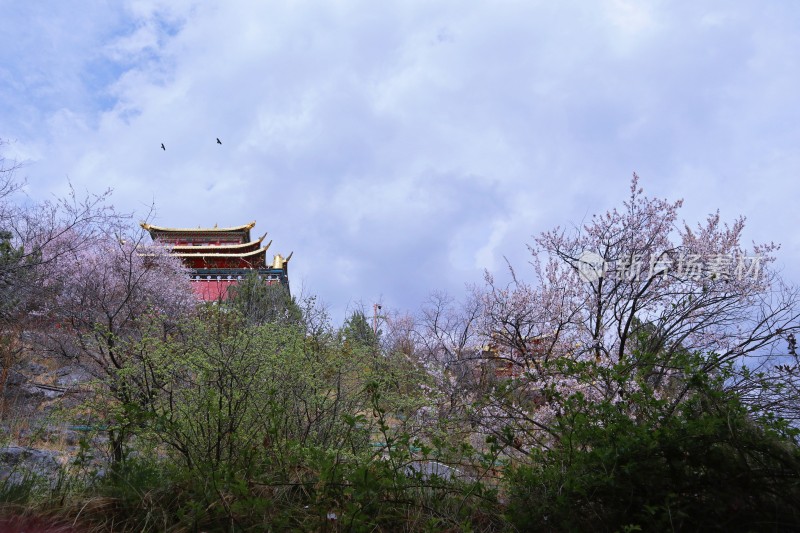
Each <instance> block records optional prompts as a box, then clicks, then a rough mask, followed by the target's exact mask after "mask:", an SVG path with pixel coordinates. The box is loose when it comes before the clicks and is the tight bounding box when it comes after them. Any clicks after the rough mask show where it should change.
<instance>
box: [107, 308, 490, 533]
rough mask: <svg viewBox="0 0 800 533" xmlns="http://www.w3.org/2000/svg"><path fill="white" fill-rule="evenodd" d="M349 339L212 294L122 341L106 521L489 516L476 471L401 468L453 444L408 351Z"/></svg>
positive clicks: (243, 525)
mask: <svg viewBox="0 0 800 533" xmlns="http://www.w3.org/2000/svg"><path fill="white" fill-rule="evenodd" d="M352 339H353V337H352V336H350V340H348V335H346V334H345V335H342V334H339V333H337V332H335V331H334V330H333V329H332V328H330V327H322V326H321V325H320V324H316V325H315V326H314V327H308V325H307V323H306V321H305V320H303V321H301V323H299V324H287V323H281V322H267V323H264V324H261V325H254V324H251V323H250V322H249V320H248V318H247V317H245V316H243V315H242V314H240V313H239V312H238V311H237V310H236V309H235V308H231V307H226V306H209V307H207V308H205V309H204V310H203V311H202V313H201V314H200V316H198V317H196V318H195V319H192V320H188V321H186V322H184V323H182V324H180V325H179V326H178V327H177V328H175V331H174V332H172V333H171V334H169V335H164V334H163V331H160V330H158V329H157V328H154V329H153V331H152V332H150V333H149V334H145V335H144V336H143V337H142V338H141V339H139V340H138V341H135V342H134V341H129V342H128V343H126V344H125V345H124V346H123V347H122V348H121V349H123V350H125V351H126V352H127V353H134V352H135V353H136V357H129V358H128V359H127V360H128V361H130V362H131V364H129V365H127V366H126V367H124V368H123V369H121V370H120V371H119V372H118V373H117V374H115V377H116V381H115V383H116V385H115V386H117V387H119V386H120V384H122V383H124V384H125V386H126V387H128V388H129V390H128V392H129V394H128V396H127V397H128V398H131V399H132V401H131V402H130V403H126V402H122V404H120V405H117V407H116V408H114V409H113V410H111V411H109V413H113V416H112V418H113V419H114V421H115V424H112V425H110V426H109V429H112V428H125V430H126V431H128V432H129V433H130V435H131V436H132V438H131V439H129V440H128V450H126V453H125V457H127V459H126V460H125V461H122V462H120V463H118V464H115V466H114V468H112V469H111V471H110V472H109V475H108V476H107V478H106V479H105V480H104V482H103V485H101V487H102V490H101V494H102V495H104V496H106V497H108V498H111V499H113V500H114V501H115V502H117V503H116V504H115V507H114V509H115V511H114V512H115V513H119V514H118V515H117V516H116V518H115V519H114V520H115V523H116V522H118V523H125V524H126V527H127V528H128V529H131V530H153V531H156V530H163V529H167V528H169V527H179V528H186V529H203V530H242V531H244V530H253V531H261V530H264V529H265V528H271V529H276V530H284V529H294V530H324V529H326V528H327V529H342V530H353V531H375V530H379V531H390V530H397V529H413V530H417V529H425V528H428V529H433V530H436V529H445V528H457V529H461V528H463V525H464V524H465V523H468V522H470V521H471V520H472V518H473V516H480V517H482V518H481V519H482V520H485V521H487V523H494V522H493V520H496V518H497V513H496V510H495V504H496V499H495V496H494V493H493V492H492V491H488V490H486V489H485V488H484V487H483V485H482V484H481V483H479V482H476V481H468V480H467V479H466V478H459V479H456V478H455V477H452V478H447V477H441V476H438V475H435V474H434V475H422V474H421V473H419V472H416V471H415V470H414V469H413V468H412V466H411V465H414V464H417V465H419V464H428V463H430V462H432V461H435V462H436V464H440V462H442V461H448V460H450V459H456V458H459V459H460V458H461V457H462V456H460V455H457V454H455V453H454V451H453V450H452V449H449V448H447V447H446V446H444V445H443V440H437V439H435V438H433V436H432V435H433V434H434V433H433V432H431V431H428V429H429V428H425V427H423V426H421V425H420V424H418V423H417V422H416V421H415V420H416V417H415V416H414V415H415V413H416V412H418V411H419V410H420V409H423V408H425V407H426V406H427V405H428V403H427V398H425V397H424V395H423V394H422V393H421V392H420V390H419V388H418V386H417V387H416V390H415V386H414V385H415V383H416V384H417V385H418V383H419V382H417V381H415V380H416V379H417V377H418V374H415V373H413V372H412V373H409V370H413V369H410V368H409V367H408V362H407V361H406V360H402V361H401V359H398V358H394V357H383V356H382V355H380V354H379V353H377V352H376V346H374V345H369V344H364V343H361V342H354V341H352ZM401 363H403V364H401ZM115 398H117V399H119V398H120V396H119V395H116V396H115ZM376 443H380V444H379V445H377V446H376ZM441 468H444V467H443V466H442V467H441ZM475 513H477V515H476V514H475ZM136 516H141V517H145V518H143V519H136V518H135V517H136ZM98 519H99V517H98ZM102 520H104V521H106V520H108V518H107V516H106V517H105V518H103V519H102Z"/></svg>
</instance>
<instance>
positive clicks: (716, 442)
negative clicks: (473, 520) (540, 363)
mask: <svg viewBox="0 0 800 533" xmlns="http://www.w3.org/2000/svg"><path fill="white" fill-rule="evenodd" d="M637 357H640V358H641V357H643V356H642V354H641V353H640V354H637ZM626 363H627V362H626ZM629 368H630V367H629V365H627V364H621V365H616V366H614V367H613V368H611V369H609V370H608V371H607V373H606V376H604V377H606V378H609V379H615V380H619V381H620V382H622V381H624V380H626V379H627V380H630V379H631V375H630V373H629ZM645 368H650V369H651V370H652V367H651V366H648V365H645ZM682 368H683V373H682V378H681V380H680V383H681V385H682V387H683V389H685V390H686V391H687V392H686V394H685V395H679V394H677V393H675V392H674V390H673V394H671V395H670V394H668V395H659V394H656V393H655V392H654V389H653V388H651V387H649V386H648V385H647V381H646V380H644V379H641V376H640V377H638V378H637V377H636V376H634V377H633V379H639V380H640V387H638V389H637V390H635V392H632V393H631V394H630V395H629V396H627V397H626V399H625V400H624V401H616V400H608V399H606V400H601V401H594V402H593V401H589V400H588V399H587V398H586V397H584V395H582V394H574V395H572V396H570V397H569V398H566V399H565V401H564V402H563V411H562V412H561V413H560V415H559V416H558V418H557V421H556V424H555V432H556V434H557V435H558V437H559V438H558V439H557V440H556V441H554V442H553V443H552V446H551V447H550V448H549V449H536V450H534V451H533V452H532V454H531V461H530V463H529V464H526V465H518V466H516V467H513V468H510V469H509V471H508V473H507V478H506V482H507V484H508V487H509V499H510V503H509V507H508V516H509V518H510V519H511V521H512V522H513V523H514V524H515V525H516V526H517V527H518V528H520V529H524V530H552V531H564V530H600V531H618V530H634V529H637V528H641V530H644V531H663V530H685V529H691V530H706V529H724V530H736V531H753V530H764V529H769V530H788V529H795V528H797V527H798V526H800V503H798V502H800V451H799V450H798V447H797V445H796V443H795V442H794V441H793V440H792V438H791V433H787V432H786V431H784V429H785V426H781V425H779V424H777V425H764V424H761V423H758V422H757V421H755V420H754V417H753V416H751V415H750V413H749V412H748V410H747V409H746V407H745V406H744V404H743V403H742V401H741V399H740V398H739V397H738V396H737V395H736V394H734V393H733V392H731V391H729V390H726V389H725V387H724V383H725V380H726V378H727V377H729V373H728V372H726V371H720V372H718V373H717V374H715V375H709V374H708V373H706V372H704V371H703V359H702V358H700V357H697V356H690V355H688V354H684V360H683V361H682ZM594 370H596V369H594ZM573 371H574V372H576V373H577V375H579V376H581V377H582V378H583V379H586V378H587V376H588V375H589V374H590V369H589V368H588V367H585V366H584V367H580V368H575V367H574V368H573ZM647 375H648V376H649V375H650V372H648V373H647ZM593 379H597V373H596V372H595V373H594V374H593ZM678 389H681V387H678ZM683 389H681V390H683Z"/></svg>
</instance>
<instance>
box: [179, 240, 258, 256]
mask: <svg viewBox="0 0 800 533" xmlns="http://www.w3.org/2000/svg"><path fill="white" fill-rule="evenodd" d="M270 244H272V242H271V241H270V243H269V244H267V245H266V246H264V247H263V248H259V249H258V250H253V251H252V252H242V253H238V254H237V253H230V254H214V253H204V252H201V251H200V250H198V252H201V253H193V254H187V253H180V252H178V253H175V252H173V253H172V255H174V256H175V257H214V258H217V257H241V258H247V257H255V256H257V255H259V254H264V253H266V251H267V248H269V245H270ZM197 248H206V247H205V246H203V247H201V246H198V247H197ZM208 248H211V247H210V246H209V247H208Z"/></svg>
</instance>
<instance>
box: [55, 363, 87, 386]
mask: <svg viewBox="0 0 800 533" xmlns="http://www.w3.org/2000/svg"><path fill="white" fill-rule="evenodd" d="M56 376H58V378H57V379H56V385H58V386H59V387H73V386H75V385H78V384H79V383H85V382H87V381H89V380H91V379H92V376H91V374H89V372H87V371H86V370H85V369H83V368H81V367H79V366H65V367H64V368H61V369H59V370H58V372H56Z"/></svg>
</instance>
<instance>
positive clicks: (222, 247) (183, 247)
mask: <svg viewBox="0 0 800 533" xmlns="http://www.w3.org/2000/svg"><path fill="white" fill-rule="evenodd" d="M266 236H267V234H266V233H265V234H264V235H262V236H261V237H259V238H258V239H257V240H255V241H248V242H242V243H238V244H213V245H208V246H194V245H191V244H177V245H175V246H172V247H171V249H172V251H173V252H174V253H176V255H177V252H180V251H183V250H192V251H194V252H209V251H211V250H238V249H241V248H248V247H250V246H253V245H256V246H257V245H259V244H260V243H261V241H263V240H264V237H266ZM270 244H272V241H269V244H267V246H266V247H267V248H269V245H270ZM192 255H198V254H192ZM215 255H222V254H220V253H215Z"/></svg>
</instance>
